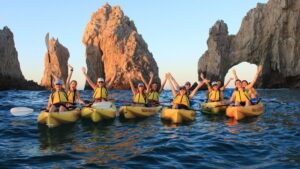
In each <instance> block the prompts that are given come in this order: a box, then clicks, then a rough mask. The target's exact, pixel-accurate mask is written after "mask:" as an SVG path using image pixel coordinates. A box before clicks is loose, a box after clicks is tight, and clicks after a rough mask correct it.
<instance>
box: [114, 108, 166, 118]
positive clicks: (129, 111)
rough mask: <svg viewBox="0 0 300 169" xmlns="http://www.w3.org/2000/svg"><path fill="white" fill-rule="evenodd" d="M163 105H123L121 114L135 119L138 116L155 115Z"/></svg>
mask: <svg viewBox="0 0 300 169" xmlns="http://www.w3.org/2000/svg"><path fill="white" fill-rule="evenodd" d="M160 109H161V106H157V107H141V106H121V107H120V110H119V112H120V115H122V116H124V117H125V118H126V119H134V118H137V117H141V118H145V117H150V116H153V115H154V114H155V113H157V112H159V111H160Z"/></svg>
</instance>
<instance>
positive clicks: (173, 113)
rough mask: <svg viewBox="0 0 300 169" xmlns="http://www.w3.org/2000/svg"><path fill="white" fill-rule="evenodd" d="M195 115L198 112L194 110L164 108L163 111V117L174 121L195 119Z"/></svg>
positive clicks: (180, 121)
mask: <svg viewBox="0 0 300 169" xmlns="http://www.w3.org/2000/svg"><path fill="white" fill-rule="evenodd" d="M195 116H196V112H195V111H194V110H185V109H171V108H164V109H163V110H162V112H161V118H162V119H164V120H170V121H172V123H182V122H189V121H194V120H195Z"/></svg>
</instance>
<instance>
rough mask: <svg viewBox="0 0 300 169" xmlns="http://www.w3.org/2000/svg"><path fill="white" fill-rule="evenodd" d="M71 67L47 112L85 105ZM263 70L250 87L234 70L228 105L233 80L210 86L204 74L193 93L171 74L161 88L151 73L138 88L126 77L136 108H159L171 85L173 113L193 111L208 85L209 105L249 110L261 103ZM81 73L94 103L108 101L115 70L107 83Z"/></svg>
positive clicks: (50, 102) (101, 79) (50, 99)
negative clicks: (258, 83) (256, 86)
mask: <svg viewBox="0 0 300 169" xmlns="http://www.w3.org/2000/svg"><path fill="white" fill-rule="evenodd" d="M68 67H69V72H70V73H69V75H68V78H67V81H66V83H64V82H63V81H62V80H60V79H59V78H57V77H55V76H54V75H53V76H54V77H55V86H54V87H53V92H52V93H51V94H50V96H49V101H48V108H47V109H48V110H49V112H56V111H59V112H64V111H66V110H68V109H70V108H73V107H75V105H76V103H80V104H83V105H85V103H84V101H83V100H82V99H81V97H80V94H79V92H78V91H77V81H75V80H72V81H70V80H71V77H72V73H73V67H72V66H71V65H68ZM261 70H262V66H258V67H257V71H256V74H255V77H254V79H253V80H252V82H251V83H249V82H247V81H246V80H240V79H239V78H238V76H237V74H236V71H235V70H233V76H234V78H235V87H236V88H235V90H234V92H233V94H232V96H231V98H230V100H229V101H228V102H225V101H224V97H223V91H224V90H225V88H226V87H227V85H228V84H229V83H230V81H232V80H233V78H230V79H229V80H228V81H227V82H226V84H225V85H224V86H222V83H221V81H220V80H218V81H213V82H211V83H210V80H208V79H206V78H205V77H204V76H203V74H201V76H200V77H201V78H202V81H200V82H199V83H198V85H197V86H196V87H195V88H194V89H193V90H191V83H190V82H186V83H185V84H184V86H179V85H178V83H177V82H176V80H175V79H174V77H173V76H172V75H171V73H166V75H165V79H164V81H163V82H162V84H161V85H160V88H158V86H159V84H157V83H156V82H153V78H154V74H153V73H152V72H150V73H149V77H150V80H149V82H146V80H145V78H144V77H143V75H142V73H138V78H139V80H140V81H141V82H140V83H138V85H137V86H136V87H135V86H134V84H133V82H132V75H131V73H127V77H128V80H129V84H130V88H131V91H132V94H133V101H132V102H133V105H135V106H146V107H154V106H159V105H160V100H159V98H160V94H161V92H162V90H163V88H164V86H165V84H166V83H167V81H168V82H169V85H170V88H171V91H172V94H173V96H174V98H173V101H172V108H173V109H190V100H191V99H192V98H193V97H194V96H195V94H196V93H197V91H198V90H199V89H200V88H201V87H202V86H203V85H204V84H205V85H206V86H207V88H208V94H207V100H208V102H220V101H224V103H226V104H229V103H234V105H236V106H248V105H251V104H256V103H257V102H258V99H257V92H256V90H255V89H254V87H253V86H254V84H255V82H256V81H257V78H258V76H259V74H260V72H261ZM82 72H83V74H84V76H85V78H86V81H87V82H88V84H89V85H90V86H91V88H92V89H93V90H94V93H93V103H95V102H103V101H108V89H109V88H111V86H112V84H113V82H114V80H115V78H116V68H115V73H114V75H113V77H112V78H111V79H110V80H109V81H108V82H107V83H106V82H105V80H104V78H102V77H99V78H98V79H97V82H96V83H94V82H93V81H91V79H90V78H89V77H88V75H87V73H86V69H85V68H84V67H83V68H82Z"/></svg>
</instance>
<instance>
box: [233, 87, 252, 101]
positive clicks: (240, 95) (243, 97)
mask: <svg viewBox="0 0 300 169" xmlns="http://www.w3.org/2000/svg"><path fill="white" fill-rule="evenodd" d="M233 95H235V101H236V102H239V103H240V102H246V101H247V100H250V99H249V96H248V94H247V93H246V91H244V90H243V91H240V90H235V91H234V92H233Z"/></svg>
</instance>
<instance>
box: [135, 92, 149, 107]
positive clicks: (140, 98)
mask: <svg viewBox="0 0 300 169" xmlns="http://www.w3.org/2000/svg"><path fill="white" fill-rule="evenodd" d="M133 103H135V104H147V97H146V96H145V94H143V93H139V92H138V93H137V94H136V95H134V96H133Z"/></svg>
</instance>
